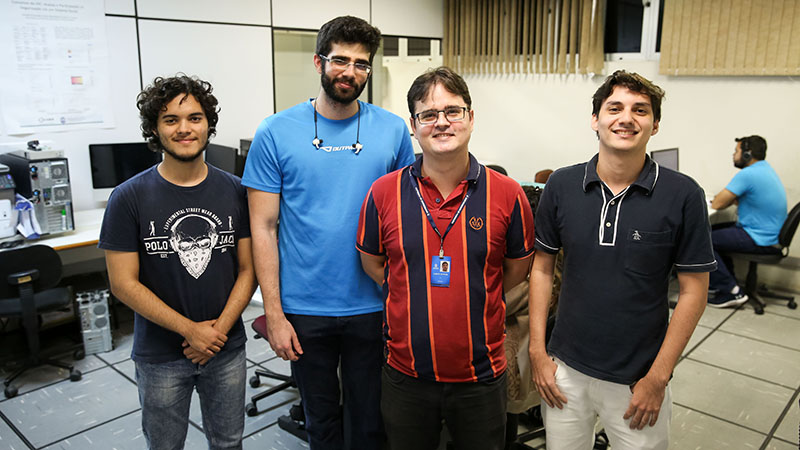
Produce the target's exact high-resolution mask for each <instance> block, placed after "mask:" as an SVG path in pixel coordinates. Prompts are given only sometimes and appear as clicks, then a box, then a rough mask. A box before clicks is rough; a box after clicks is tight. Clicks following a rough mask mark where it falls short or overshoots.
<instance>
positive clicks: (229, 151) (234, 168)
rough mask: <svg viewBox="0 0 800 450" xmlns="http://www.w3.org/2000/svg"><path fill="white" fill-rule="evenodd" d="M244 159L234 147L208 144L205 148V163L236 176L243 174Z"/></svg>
mask: <svg viewBox="0 0 800 450" xmlns="http://www.w3.org/2000/svg"><path fill="white" fill-rule="evenodd" d="M244 161H245V158H244V157H242V156H241V155H240V154H239V150H238V149H236V148H233V147H226V146H224V145H217V144H208V147H207V148H206V162H207V163H209V164H211V165H213V166H214V167H216V168H218V169H222V170H224V171H225V172H228V173H232V174H234V175H236V176H237V177H241V176H242V174H244Z"/></svg>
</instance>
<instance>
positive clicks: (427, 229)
mask: <svg viewBox="0 0 800 450" xmlns="http://www.w3.org/2000/svg"><path fill="white" fill-rule="evenodd" d="M408 108H409V111H410V113H411V117H410V122H411V129H412V130H414V136H416V138H417V140H418V141H419V144H420V147H422V157H421V158H419V159H417V161H416V162H414V164H412V165H411V166H408V167H406V168H404V169H402V170H398V171H395V172H392V173H390V174H388V175H385V176H383V177H381V178H379V179H378V180H377V181H376V182H375V183H373V184H372V188H371V189H370V192H369V193H368V194H367V197H366V199H365V200H364V205H363V206H362V209H361V218H360V221H359V232H358V238H357V239H358V240H357V247H358V249H359V250H360V251H361V263H362V265H363V266H364V270H365V271H366V272H367V274H369V276H370V277H372V279H373V280H375V281H376V282H377V283H379V284H381V285H383V292H384V300H385V305H386V307H385V313H384V327H383V332H384V333H383V335H384V342H385V354H386V364H384V367H383V379H382V385H381V387H382V391H381V411H382V413H383V421H384V424H385V426H386V434H387V436H388V438H389V446H390V448H392V449H395V450H406V449H408V450H435V449H436V448H438V444H439V436H440V434H441V429H442V420H443V419H444V421H445V422H446V423H447V428H448V429H449V430H450V434H451V436H452V438H453V442H454V444H455V448H457V449H459V450H500V449H502V448H503V446H504V444H505V442H504V441H505V419H506V398H507V394H506V391H507V389H506V376H505V370H506V358H505V351H504V350H503V341H504V339H505V302H504V297H503V291H504V288H505V289H510V288H513V287H514V286H516V285H517V284H519V283H520V282H522V281H523V280H524V279H525V276H526V275H527V273H528V268H529V265H530V257H531V255H532V253H533V215H532V213H531V209H530V204H529V202H528V200H527V198H526V197H525V193H524V192H523V191H522V188H521V187H520V185H519V184H518V183H517V182H515V181H514V180H512V179H511V178H508V177H507V176H505V175H501V174H500V173H499V172H496V171H494V170H487V169H486V167H484V166H482V165H481V164H479V163H478V161H477V160H476V159H475V158H474V157H473V156H472V155H471V154H470V153H469V148H468V144H469V139H470V136H471V134H472V127H473V123H474V111H473V110H472V100H471V98H470V95H469V89H468V88H467V84H466V83H465V82H464V80H463V79H462V78H461V77H460V76H459V75H458V74H456V73H455V72H453V71H452V70H451V69H449V68H447V67H439V68H438V69H434V70H431V71H428V72H425V73H424V74H422V75H420V76H419V77H417V79H416V80H414V83H413V84H412V85H411V88H410V89H409V91H408Z"/></svg>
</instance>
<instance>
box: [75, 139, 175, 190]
mask: <svg viewBox="0 0 800 450" xmlns="http://www.w3.org/2000/svg"><path fill="white" fill-rule="evenodd" d="M160 161H161V153H156V152H154V151H152V150H150V149H149V148H147V143H146V142H128V143H120V144H89V162H90V164H91V166H92V188H93V190H92V196H93V198H94V200H95V201H98V202H104V201H108V196H109V195H111V191H112V190H114V188H115V187H116V186H118V185H119V184H121V183H122V182H123V181H125V180H127V179H128V178H131V177H132V176H134V175H136V174H137V173H139V172H141V171H143V170H145V169H148V168H150V167H152V166H153V165H154V164H157V163H159V162H160Z"/></svg>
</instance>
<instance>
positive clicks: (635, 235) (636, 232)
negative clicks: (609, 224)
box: [633, 230, 642, 241]
mask: <svg viewBox="0 0 800 450" xmlns="http://www.w3.org/2000/svg"><path fill="white" fill-rule="evenodd" d="M633 240H634V241H641V240H642V235H641V234H639V230H633Z"/></svg>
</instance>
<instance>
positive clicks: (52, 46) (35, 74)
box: [0, 0, 114, 135]
mask: <svg viewBox="0 0 800 450" xmlns="http://www.w3.org/2000/svg"><path fill="white" fill-rule="evenodd" d="M105 27H106V25H105V11H104V0H0V61H3V70H1V71H0V112H1V113H2V118H3V122H4V125H5V126H4V127H3V130H4V131H5V133H7V134H12V135H13V134H30V133H37V132H43V131H44V132H49V131H66V130H76V129H86V128H110V127H113V126H114V123H113V122H114V119H113V115H112V109H111V104H110V98H111V95H110V94H111V93H110V80H109V71H108V44H107V42H106V28H105Z"/></svg>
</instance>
